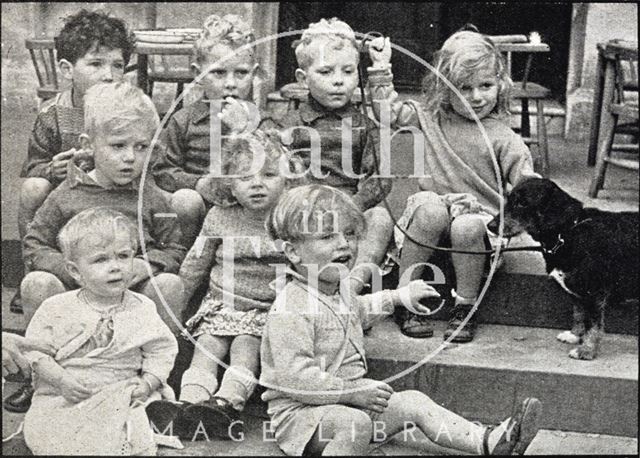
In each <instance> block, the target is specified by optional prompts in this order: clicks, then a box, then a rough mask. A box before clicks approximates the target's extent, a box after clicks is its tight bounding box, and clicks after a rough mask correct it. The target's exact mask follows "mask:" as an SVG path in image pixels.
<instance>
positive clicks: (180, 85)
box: [176, 83, 184, 111]
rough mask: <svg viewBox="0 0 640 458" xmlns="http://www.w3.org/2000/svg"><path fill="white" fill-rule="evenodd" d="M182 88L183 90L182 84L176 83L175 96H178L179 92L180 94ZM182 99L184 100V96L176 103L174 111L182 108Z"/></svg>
mask: <svg viewBox="0 0 640 458" xmlns="http://www.w3.org/2000/svg"><path fill="white" fill-rule="evenodd" d="M183 90H184V84H182V83H178V88H177V89H176V98H177V97H180V94H182V91H183ZM183 101H184V98H182V99H180V102H178V105H177V106H176V111H178V110H181V109H182V102H183Z"/></svg>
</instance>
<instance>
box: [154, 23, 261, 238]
mask: <svg viewBox="0 0 640 458" xmlns="http://www.w3.org/2000/svg"><path fill="white" fill-rule="evenodd" d="M252 41H254V36H253V30H252V29H251V28H250V27H249V25H248V24H247V23H246V22H245V21H243V20H242V18H240V17H239V16H236V15H226V16H224V17H222V18H221V17H219V16H216V15H212V16H209V17H208V18H207V19H206V21H205V23H204V27H203V32H202V34H201V36H200V38H199V39H198V40H197V41H196V42H195V43H194V48H193V53H194V56H195V60H196V61H195V63H193V64H192V70H193V74H194V77H197V76H198V75H200V74H201V73H202V72H203V71H205V70H207V71H208V74H207V75H206V76H204V78H202V79H201V80H200V84H201V85H202V87H203V89H204V98H203V99H200V100H198V101H197V102H195V103H193V104H192V105H190V106H188V107H185V108H183V109H182V110H180V111H178V112H177V113H175V115H174V116H173V117H172V118H171V119H170V120H169V123H168V125H167V127H166V128H165V130H164V131H163V133H162V141H163V144H164V147H165V150H164V151H163V154H161V155H160V157H159V158H158V161H157V163H156V164H155V165H154V168H153V174H154V177H155V179H156V182H157V183H158V186H160V188H162V189H164V190H165V191H168V192H171V193H172V197H171V200H172V206H173V208H174V211H175V212H176V213H177V214H178V217H179V220H180V221H181V226H182V231H183V235H184V237H185V239H184V240H185V242H186V245H187V246H191V243H192V242H193V241H194V240H195V238H196V237H197V235H198V233H199V231H200V227H202V221H203V220H204V216H205V214H206V210H207V209H208V208H210V207H211V205H212V202H210V200H209V198H210V196H211V192H210V190H209V186H208V180H205V176H206V175H208V174H209V165H210V157H211V146H210V145H211V139H210V134H211V123H212V122H213V121H212V120H211V119H210V116H209V115H210V110H211V102H214V101H215V102H218V103H221V104H222V112H221V113H220V115H219V117H220V120H221V134H222V135H223V136H224V135H228V134H229V133H231V132H232V131H236V130H240V131H241V130H242V127H240V128H239V129H236V123H235V117H236V115H237V114H238V113H241V114H244V113H245V109H244V108H243V107H242V106H243V103H242V101H248V100H251V99H252V98H253V97H254V96H255V95H256V94H254V86H255V84H256V78H257V72H258V63H257V62H256V58H255V53H254V52H253V50H251V49H245V50H243V51H237V50H238V48H240V47H242V46H244V45H247V44H248V43H251V42H252ZM244 116H246V114H245V115H244Z"/></svg>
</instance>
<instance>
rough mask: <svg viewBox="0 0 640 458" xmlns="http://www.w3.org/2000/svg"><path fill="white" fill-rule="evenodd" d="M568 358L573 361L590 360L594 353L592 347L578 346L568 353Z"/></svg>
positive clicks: (594, 355)
mask: <svg viewBox="0 0 640 458" xmlns="http://www.w3.org/2000/svg"><path fill="white" fill-rule="evenodd" d="M569 357H570V358H573V359H584V360H592V359H594V358H595V357H596V351H595V349H594V348H592V347H588V346H586V345H580V346H579V347H576V348H574V349H573V350H571V351H570V352H569Z"/></svg>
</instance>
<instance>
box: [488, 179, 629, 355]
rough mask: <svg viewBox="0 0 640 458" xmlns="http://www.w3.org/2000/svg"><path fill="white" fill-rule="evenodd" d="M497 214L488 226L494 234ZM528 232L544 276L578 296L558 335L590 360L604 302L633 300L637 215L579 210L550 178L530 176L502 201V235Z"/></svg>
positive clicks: (601, 323) (597, 339) (595, 348)
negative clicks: (567, 328)
mask: <svg viewBox="0 0 640 458" xmlns="http://www.w3.org/2000/svg"><path fill="white" fill-rule="evenodd" d="M499 222H500V218H499V215H498V216H496V217H495V218H494V219H493V221H491V222H490V223H489V229H490V230H492V231H493V232H495V233H498V224H499ZM523 231H525V232H528V233H529V234H530V235H531V237H533V239H534V240H536V241H538V242H540V244H541V245H542V249H543V251H542V253H543V256H544V259H545V262H546V264H547V273H549V274H550V275H551V276H553V277H554V278H555V279H556V280H557V281H558V282H559V283H560V284H561V286H562V287H563V288H564V289H565V290H567V291H568V292H569V293H571V294H573V295H574V296H577V297H578V298H579V301H576V302H577V303H576V305H575V306H574V311H573V321H574V322H573V328H572V329H571V331H565V332H563V333H561V334H559V335H558V339H559V340H561V341H563V342H567V343H579V342H582V344H581V345H579V346H578V347H576V348H574V349H573V350H571V351H570V352H569V356H570V357H572V358H577V359H593V358H595V357H596V354H597V352H598V344H599V343H600V339H601V336H602V333H603V332H604V314H605V309H606V308H607V307H608V304H609V303H619V302H622V301H625V300H628V299H637V298H638V255H639V250H638V213H637V212H620V213H613V212H606V211H601V210H597V209H595V208H583V205H582V202H580V201H578V200H576V199H574V198H573V197H571V196H570V195H569V194H567V193H566V192H564V191H563V190H562V189H560V188H559V187H558V186H557V185H556V184H555V183H554V182H552V181H551V180H547V179H543V178H530V179H527V180H525V181H522V182H520V183H519V184H518V185H517V186H516V187H514V188H513V190H512V191H511V193H509V195H508V197H507V202H506V204H505V209H504V235H505V237H510V236H513V235H516V234H519V233H520V232H523Z"/></svg>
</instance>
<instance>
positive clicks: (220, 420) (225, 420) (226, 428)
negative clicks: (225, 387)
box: [185, 396, 244, 440]
mask: <svg viewBox="0 0 640 458" xmlns="http://www.w3.org/2000/svg"><path fill="white" fill-rule="evenodd" d="M185 414H186V415H187V416H189V417H191V420H192V421H195V422H196V423H198V422H201V424H202V427H204V430H205V432H206V436H207V437H216V438H218V439H232V438H234V437H238V436H241V435H242V434H243V433H244V425H243V423H242V422H241V421H239V419H240V412H238V411H237V410H236V409H234V408H233V407H232V406H231V403H230V402H229V401H227V400H226V399H223V398H219V397H217V396H213V397H212V398H211V399H210V400H208V401H204V402H198V403H196V404H192V405H190V406H189V407H187V408H186V409H185ZM203 436H204V434H203V435H201V436H199V437H195V438H194V440H198V439H199V438H200V437H202V439H205V437H203Z"/></svg>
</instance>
